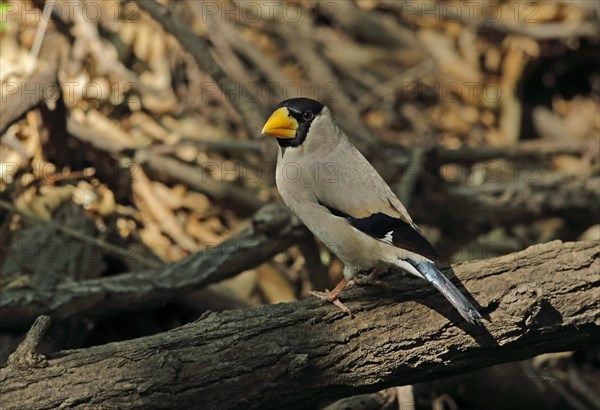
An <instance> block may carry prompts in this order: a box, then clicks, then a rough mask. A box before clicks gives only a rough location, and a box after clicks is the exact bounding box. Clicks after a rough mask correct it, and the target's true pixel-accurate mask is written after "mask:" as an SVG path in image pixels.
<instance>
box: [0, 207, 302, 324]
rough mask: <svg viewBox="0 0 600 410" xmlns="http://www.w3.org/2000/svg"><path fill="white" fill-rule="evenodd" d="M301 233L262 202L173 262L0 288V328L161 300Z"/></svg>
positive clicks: (282, 211)
mask: <svg viewBox="0 0 600 410" xmlns="http://www.w3.org/2000/svg"><path fill="white" fill-rule="evenodd" d="M305 235H307V231H306V228H304V226H303V225H301V224H300V222H298V220H296V219H295V218H293V217H292V216H291V215H290V213H289V212H288V211H287V209H286V208H285V207H284V206H283V205H280V204H273V205H269V206H265V207H264V208H262V209H261V210H260V211H259V212H258V213H257V214H256V215H255V216H254V217H253V218H252V221H251V226H250V227H249V228H248V229H246V230H245V231H243V232H241V233H240V234H238V235H236V236H234V237H232V238H229V239H228V240H226V241H224V242H223V243H221V244H219V245H217V246H215V247H211V248H208V249H206V250H204V251H202V252H198V253H196V254H193V255H191V256H189V257H187V258H185V259H182V260H180V261H178V262H176V263H173V264H169V265H166V266H162V267H159V268H155V269H148V270H144V271H140V272H130V273H125V274H120V275H115V276H110V277H106V278H98V279H90V280H84V281H79V282H69V283H64V284H61V285H59V286H58V287H56V288H54V289H15V290H8V291H2V292H0V329H1V328H9V329H10V328H22V327H24V326H28V325H29V324H31V322H33V320H35V318H36V317H38V316H39V315H43V314H46V315H51V316H52V318H53V319H55V320H61V319H66V318H68V317H71V316H73V315H79V316H98V315H106V314H107V313H111V312H121V311H128V310H135V309H139V308H141V307H147V306H153V305H157V304H160V303H164V302H166V301H168V300H170V299H173V298H174V297H176V296H179V295H182V294H185V293H187V292H189V291H191V290H195V289H201V288H203V287H205V286H208V285H209V284H211V283H215V282H219V281H221V280H224V279H227V278H229V277H232V276H234V275H236V274H238V273H240V272H242V271H244V270H246V269H250V268H253V267H255V266H257V265H259V264H260V263H262V262H265V261H267V260H269V259H271V258H272V257H273V256H274V255H276V254H277V253H279V252H283V251H284V250H285V249H287V248H288V247H290V246H291V245H293V244H294V243H296V242H297V241H299V240H301V239H303V238H304V237H305Z"/></svg>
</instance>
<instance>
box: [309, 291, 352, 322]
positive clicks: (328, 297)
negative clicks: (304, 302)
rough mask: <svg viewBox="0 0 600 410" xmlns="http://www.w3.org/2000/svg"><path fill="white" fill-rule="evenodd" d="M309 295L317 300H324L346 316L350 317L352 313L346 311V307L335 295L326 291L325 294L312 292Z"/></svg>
mask: <svg viewBox="0 0 600 410" xmlns="http://www.w3.org/2000/svg"><path fill="white" fill-rule="evenodd" d="M310 294H311V295H313V296H314V297H316V298H318V299H321V300H326V301H328V302H331V303H333V304H334V305H336V306H337V307H338V308H340V310H341V311H342V312H344V313H347V314H348V315H350V317H352V312H350V309H348V307H347V306H346V305H344V304H343V303H342V301H341V300H340V299H339V298H338V297H337V295H334V294H333V292H330V291H328V290H325V292H316V291H312V292H310Z"/></svg>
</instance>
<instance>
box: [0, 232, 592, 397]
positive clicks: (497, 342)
mask: <svg viewBox="0 0 600 410" xmlns="http://www.w3.org/2000/svg"><path fill="white" fill-rule="evenodd" d="M599 254H600V248H599V246H598V243H597V242H577V243H564V244H563V243H562V242H560V241H555V242H550V243H547V244H544V245H538V246H534V247H531V248H528V249H526V250H525V251H523V252H519V253H515V254H510V255H506V256H502V257H499V258H493V259H488V260H482V261H475V262H469V263H465V264H460V265H456V266H455V267H454V269H455V272H456V273H457V276H458V277H459V278H460V279H462V281H463V283H464V284H465V286H466V288H467V289H468V290H469V291H470V292H471V294H472V295H473V298H474V299H475V300H476V304H478V305H479V308H480V310H481V312H482V313H483V315H484V316H485V317H486V318H487V321H486V322H485V327H473V326H469V325H468V324H465V323H464V321H461V320H460V317H459V315H458V314H457V313H456V312H455V311H454V310H453V309H452V307H451V306H449V305H448V303H447V302H446V301H445V300H444V299H443V298H442V297H441V296H440V295H439V294H438V293H436V292H434V291H432V290H431V289H430V288H429V287H422V283H421V282H420V281H417V280H409V279H407V278H400V277H398V276H397V275H395V276H394V277H392V278H390V284H391V285H392V286H393V291H391V292H386V291H384V290H383V289H381V288H377V287H370V286H369V287H365V288H354V289H350V290H349V291H348V292H347V293H346V294H345V295H344V300H345V303H347V305H348V307H349V308H350V309H351V310H352V311H353V312H354V314H355V317H354V318H353V319H351V318H349V317H348V316H346V315H344V314H343V313H341V312H340V311H339V310H337V309H336V308H334V307H332V306H331V305H329V304H323V303H321V302H319V301H316V300H314V299H309V300H304V301H301V302H293V303H286V304H277V305H269V306H263V307H259V308H254V309H244V310H234V311H227V312H223V313H208V314H205V315H203V316H202V317H201V318H200V319H199V320H197V321H196V322H194V323H191V324H188V325H186V326H182V327H180V328H177V329H174V330H172V331H169V332H165V333H161V334H157V335H154V336H150V337H145V338H140V339H135V340H129V341H125V342H119V343H110V344H107V345H103V346H96V347H92V348H88V349H80V350H72V351H63V352H60V353H57V354H53V355H50V356H49V358H48V359H47V360H45V361H42V362H41V363H38V364H37V365H36V366H37V367H35V368H29V369H27V370H24V369H22V368H16V367H11V366H9V367H6V368H3V369H0V396H1V397H2V399H3V406H4V408H6V409H21V408H30V409H35V408H38V409H39V408H44V409H46V408H58V407H60V408H128V409H142V408H143V409H149V408H234V407H252V408H258V407H262V408H265V407H283V406H286V407H291V408H314V407H315V406H316V405H320V404H323V403H325V402H328V401H332V400H334V399H338V398H341V397H344V396H348V395H353V394H360V393H368V392H373V391H376V390H378V389H381V388H384V387H386V386H393V385H401V384H409V383H415V382H419V381H423V380H427V379H432V378H435V377H440V376H446V375H449V374H452V373H458V372H465V371H468V370H471V369H476V368H480V367H484V366H489V365H492V364H496V363H501V362H507V361H512V360H520V359H524V358H526V357H530V356H533V355H536V354H540V353H543V352H550V351H561V350H569V349H577V348H583V347H586V346H590V345H593V344H598V340H600V273H599V272H600V260H599V259H598V256H599ZM40 366H42V367H40Z"/></svg>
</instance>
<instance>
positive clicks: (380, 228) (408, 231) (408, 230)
mask: <svg viewBox="0 0 600 410" xmlns="http://www.w3.org/2000/svg"><path fill="white" fill-rule="evenodd" d="M323 206H325V207H326V208H327V209H328V210H329V212H331V213H332V214H333V215H335V216H338V217H340V218H344V219H346V220H347V221H348V223H350V224H351V225H352V226H353V227H355V228H356V229H358V230H359V231H361V232H364V233H366V234H367V235H369V236H371V237H373V238H375V239H378V240H380V241H383V242H387V243H389V244H391V245H394V246H397V247H399V248H402V249H406V250H407V251H410V252H414V253H416V254H418V255H421V256H424V257H426V258H429V259H431V260H432V261H434V262H442V263H443V262H444V258H443V257H442V256H441V255H440V253H439V252H438V251H437V249H435V247H434V246H433V245H432V244H431V243H429V241H428V240H427V239H425V237H424V236H423V235H422V234H421V232H419V231H418V230H417V229H415V228H414V227H413V226H412V225H411V224H409V223H408V222H406V221H404V220H402V219H400V218H394V217H392V216H389V215H386V214H384V213H381V212H378V213H375V214H372V215H369V216H367V217H364V218H355V217H353V216H351V215H348V214H346V213H344V212H342V211H340V210H338V209H335V208H332V207H329V206H327V205H323Z"/></svg>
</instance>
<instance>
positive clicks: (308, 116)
mask: <svg viewBox="0 0 600 410" xmlns="http://www.w3.org/2000/svg"><path fill="white" fill-rule="evenodd" d="M313 118H315V114H313V112H312V111H310V110H309V111H304V112H303V113H302V119H303V120H304V121H310V120H312V119H313Z"/></svg>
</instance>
